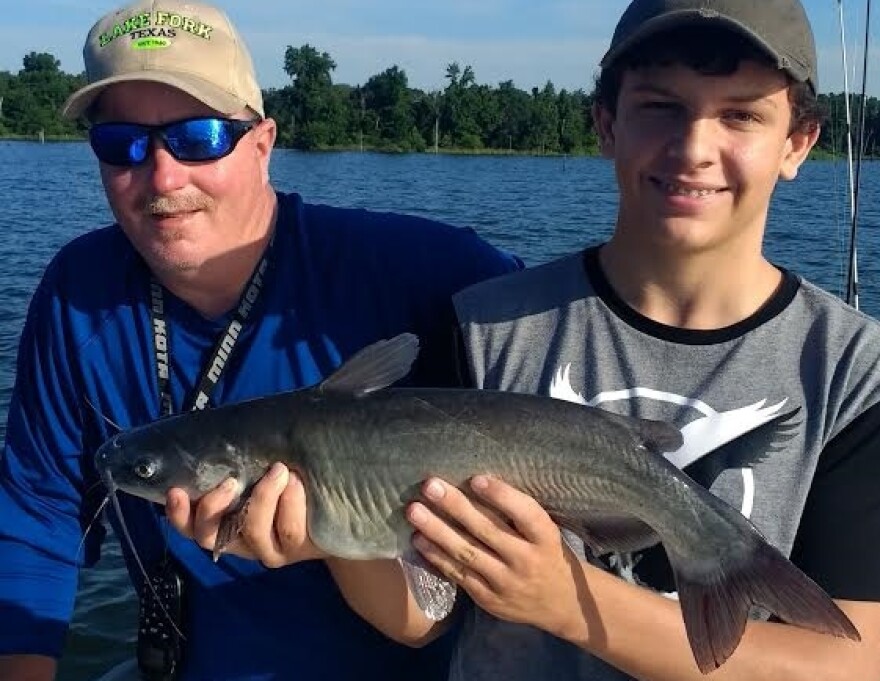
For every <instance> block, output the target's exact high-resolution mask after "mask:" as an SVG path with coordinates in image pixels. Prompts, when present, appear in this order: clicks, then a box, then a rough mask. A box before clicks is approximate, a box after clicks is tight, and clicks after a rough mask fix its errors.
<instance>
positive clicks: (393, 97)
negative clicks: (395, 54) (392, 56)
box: [359, 66, 425, 150]
mask: <svg viewBox="0 0 880 681" xmlns="http://www.w3.org/2000/svg"><path fill="white" fill-rule="evenodd" d="M359 96H360V98H361V99H360V100H359V104H360V105H361V112H362V114H363V119H362V120H363V121H364V123H365V124H366V125H367V129H368V130H369V133H371V135H372V137H373V139H374V140H375V142H377V143H378V144H379V145H380V146H390V147H391V148H397V149H400V150H412V149H423V148H424V146H425V141H424V138H423V137H422V136H421V135H420V134H419V132H418V130H417V128H416V126H415V116H414V112H413V96H412V91H411V90H410V89H409V81H408V79H407V76H406V72H405V71H403V70H401V69H400V68H398V67H397V66H392V67H391V68H388V69H386V70H385V71H383V72H382V73H380V74H378V75H375V76H373V77H372V78H370V79H369V80H368V81H367V83H366V85H364V87H363V88H362V89H361V90H360V91H359ZM367 114H369V115H367Z"/></svg>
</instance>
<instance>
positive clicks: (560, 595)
mask: <svg viewBox="0 0 880 681" xmlns="http://www.w3.org/2000/svg"><path fill="white" fill-rule="evenodd" d="M471 487H472V489H473V490H474V492H475V493H476V496H477V498H478V499H479V501H473V500H471V499H470V498H468V496H466V495H465V494H464V493H462V492H461V490H459V489H457V488H456V487H454V486H453V485H449V484H446V483H444V482H442V481H440V480H437V479H431V480H428V481H427V482H426V484H425V486H424V487H423V493H424V495H425V497H426V498H427V499H428V500H430V506H431V507H430V508H429V506H427V505H425V504H422V503H419V502H416V503H413V504H412V505H411V506H410V507H409V509H408V510H407V517H408V518H409V520H410V522H411V523H412V524H413V526H414V527H415V528H416V529H417V530H418V533H417V534H416V535H415V536H414V538H413V544H414V545H415V546H416V548H417V549H418V550H419V551H420V552H421V553H422V555H423V556H424V557H425V558H426V559H427V560H428V562H430V563H431V564H432V565H434V566H435V567H436V568H437V569H438V570H439V571H440V572H441V573H442V574H443V575H445V576H446V577H447V578H449V579H451V580H452V581H454V582H455V583H456V584H458V585H459V586H461V587H462V588H464V589H465V590H466V591H467V592H468V593H469V594H470V596H471V598H473V600H474V601H475V602H476V603H477V604H478V605H479V606H480V607H482V608H483V609H484V610H487V611H488V612H490V613H492V614H493V615H495V616H496V617H499V618H501V619H504V620H508V621H511V622H520V623H527V624H532V625H534V626H537V627H540V628H541V629H544V630H545V631H548V632H550V633H555V634H557V635H558V634H559V633H561V632H562V631H563V630H564V629H565V628H566V627H567V626H568V625H569V620H570V619H571V618H581V619H582V618H583V615H582V613H581V610H580V607H579V603H578V601H579V598H578V596H579V592H581V591H582V590H583V581H584V573H583V570H582V569H581V568H580V566H579V563H578V561H577V558H576V557H575V556H574V554H572V552H571V551H570V550H569V549H568V547H567V546H565V544H564V542H563V540H562V537H561V535H560V532H559V528H558V527H557V526H556V524H555V523H554V522H553V520H552V519H551V518H550V516H548V515H547V513H546V512H545V511H544V509H542V508H541V506H540V505H538V503H537V502H536V501H535V500H534V499H532V498H531V497H529V496H528V495H526V494H523V493H522V492H519V491H518V490H516V489H514V488H513V487H511V486H510V485H507V484H505V483H504V482H502V481H501V480H498V479H494V478H490V477H488V476H482V475H481V476H476V477H475V478H474V479H473V480H472V481H471ZM441 515H442V516H443V517H446V518H449V519H450V520H452V521H453V523H456V524H457V526H453V525H452V524H449V523H447V522H445V521H444V520H443V519H442V518H441Z"/></svg>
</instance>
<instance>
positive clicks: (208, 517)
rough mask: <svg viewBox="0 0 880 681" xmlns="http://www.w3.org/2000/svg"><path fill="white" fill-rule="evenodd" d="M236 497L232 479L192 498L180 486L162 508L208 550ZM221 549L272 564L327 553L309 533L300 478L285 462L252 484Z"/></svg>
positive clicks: (272, 565)
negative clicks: (233, 533)
mask: <svg viewBox="0 0 880 681" xmlns="http://www.w3.org/2000/svg"><path fill="white" fill-rule="evenodd" d="M235 501H236V484H235V481H234V480H232V479H229V480H227V481H226V482H225V483H223V484H222V485H220V486H219V487H218V488H217V489H215V490H212V491H211V492H208V493H207V494H206V495H205V496H203V497H202V498H201V499H200V500H199V501H198V502H195V503H192V502H191V501H190V498H189V495H187V493H186V492H184V491H183V490H182V489H171V490H169V492H168V496H167V498H166V506H165V509H166V510H165V512H166V514H167V516H168V519H169V521H170V522H171V524H172V525H173V526H174V527H175V528H176V529H177V530H178V531H179V532H180V533H181V534H183V535H185V536H187V537H190V538H191V539H195V541H196V542H198V544H199V545H200V546H201V547H203V548H205V549H208V550H212V549H213V548H214V543H215V541H216V540H217V531H218V529H219V527H220V520H221V518H222V517H223V516H224V515H225V514H226V513H228V512H229V509H230V507H231V506H233V505H234V503H235ZM225 551H227V552H229V553H232V554H235V555H237V556H241V557H243V558H250V559H255V560H259V561H260V562H261V563H263V565H265V566H266V567H270V568H276V567H283V566H285V565H290V564H292V563H298V562H300V561H303V560H312V559H315V558H325V557H326V554H324V553H323V552H322V551H321V550H320V549H318V548H317V547H316V546H315V545H314V544H312V542H311V540H310V539H309V535H308V525H307V522H306V497H305V490H304V488H303V484H302V481H301V480H300V479H299V477H297V475H296V474H295V473H291V472H290V471H289V470H288V469H287V467H286V466H285V465H284V464H281V463H275V464H274V465H273V466H272V467H271V468H270V469H269V471H268V472H267V473H266V475H264V476H263V477H262V478H261V479H260V481H259V482H258V483H257V484H256V485H255V486H254V489H253V492H252V494H251V497H250V501H249V503H248V506H247V512H246V515H245V517H244V522H243V525H242V530H241V535H240V536H239V537H238V538H237V539H236V540H234V541H233V542H232V543H231V544H229V545H228V546H227V547H226V549H225Z"/></svg>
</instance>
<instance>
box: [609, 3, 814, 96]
mask: <svg viewBox="0 0 880 681" xmlns="http://www.w3.org/2000/svg"><path fill="white" fill-rule="evenodd" d="M682 26H694V27H697V28H699V27H708V26H720V27H722V28H729V29H730V30H732V31H735V32H737V33H739V34H740V35H742V36H743V37H745V38H746V39H748V40H750V41H751V42H752V43H754V44H755V46H756V47H758V48H759V49H761V50H762V51H764V52H766V53H767V55H768V56H769V57H770V58H771V59H772V60H774V61H775V62H776V64H777V66H778V67H779V68H780V69H782V70H784V71H785V72H786V73H788V74H789V75H790V76H791V77H792V78H793V79H794V80H796V81H799V82H802V83H807V84H808V85H809V86H810V87H811V88H812V89H813V92H814V93H815V92H818V83H817V78H816V62H817V59H816V42H815V39H814V38H813V30H812V28H811V27H810V21H809V19H807V13H806V11H805V10H804V6H803V5H802V4H801V3H800V0H633V2H631V3H630V5H629V7H627V9H626V11H625V12H624V13H623V16H622V17H621V18H620V21H619V22H618V24H617V28H616V29H615V30H614V36H613V37H612V38H611V47H610V48H609V49H608V52H606V53H605V56H604V57H603V58H602V62H601V66H602V68H607V67H609V66H612V65H613V64H614V63H615V62H616V61H617V60H618V59H619V58H620V57H621V56H622V55H624V54H625V53H626V52H628V51H629V50H630V49H632V47H633V46H634V45H636V44H637V43H640V42H641V41H643V40H644V39H645V38H649V37H651V36H653V35H656V34H658V33H661V32H664V31H668V30H670V29H673V28H679V27H682Z"/></svg>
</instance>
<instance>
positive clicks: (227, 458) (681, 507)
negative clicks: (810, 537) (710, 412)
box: [96, 335, 858, 672]
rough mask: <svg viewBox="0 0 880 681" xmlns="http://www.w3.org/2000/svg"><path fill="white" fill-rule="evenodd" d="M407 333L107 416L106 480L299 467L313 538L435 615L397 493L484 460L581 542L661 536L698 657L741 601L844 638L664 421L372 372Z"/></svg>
mask: <svg viewBox="0 0 880 681" xmlns="http://www.w3.org/2000/svg"><path fill="white" fill-rule="evenodd" d="M412 339H413V337H412V336H408V335H404V336H400V337H397V338H395V339H392V340H391V341H383V342H381V343H379V344H377V345H376V346H371V347H369V348H366V349H365V350H364V351H362V352H361V353H359V354H358V355H357V356H355V358H353V359H352V360H350V361H349V363H347V364H346V365H343V367H342V368H340V370H339V371H338V372H337V373H336V374H334V375H333V376H331V377H330V378H329V379H328V380H327V381H325V382H324V383H322V384H321V385H320V386H318V387H316V388H311V389H307V390H300V391H296V392H292V393H285V394H279V395H275V396H270V397H265V398H260V399H256V400H251V401H248V402H242V403H239V404H234V405H227V406H223V407H219V408H217V409H214V410H210V411H203V412H194V413H189V414H184V415H180V416H176V417H172V418H168V419H164V420H161V421H158V422H156V423H153V424H149V425H146V426H142V427H139V428H135V429H133V430H131V431H128V432H126V433H121V434H120V435H117V436H115V437H114V438H111V440H109V441H108V442H107V443H105V444H104V445H103V446H102V447H101V449H100V450H99V451H98V453H97V456H96V465H97V468H98V470H99V471H100V472H101V474H102V476H103V477H104V479H105V480H106V481H107V482H108V486H111V489H112V488H113V487H118V488H119V489H122V490H123V491H126V492H129V493H131V494H134V495H137V496H141V497H144V498H147V499H151V500H153V501H159V502H161V501H163V500H164V495H165V493H166V491H167V490H168V489H169V488H170V487H173V486H176V487H183V488H184V489H186V490H187V491H188V492H189V494H190V496H191V497H193V498H198V497H199V496H201V495H202V494H204V493H205V492H207V491H209V490H211V489H213V488H214V487H216V485H218V484H219V483H220V482H222V481H223V480H224V479H225V478H226V477H228V476H232V477H234V478H236V479H237V480H238V481H239V484H240V486H241V491H242V492H243V494H244V496H245V497H246V496H247V493H248V491H249V488H250V487H251V486H252V485H253V484H254V483H255V482H256V481H257V480H258V479H259V477H260V476H261V475H262V474H263V473H264V472H265V471H266V470H267V469H268V467H269V466H270V465H271V463H272V462H274V461H281V462H283V463H285V464H286V465H287V466H289V467H290V468H291V469H294V470H296V471H297V472H298V473H299V474H300V475H301V477H302V478H303V481H304V484H305V488H306V498H307V505H308V523H309V535H310V538H311V540H312V541H313V542H314V543H315V544H316V545H317V546H319V547H320V548H322V549H323V550H324V551H326V552H327V553H329V554H331V555H335V556H339V557H343V558H351V559H371V558H399V557H403V561H402V562H403V565H404V568H405V574H406V575H407V579H408V582H409V584H410V587H411V588H412V589H413V592H414V595H415V596H416V600H417V601H418V602H419V604H420V605H422V607H423V609H424V610H425V612H426V614H428V615H429V616H435V617H438V618H439V617H442V616H444V615H445V614H446V613H447V612H448V610H449V609H450V608H451V601H452V600H454V592H455V590H454V585H451V584H449V583H447V582H445V581H444V580H443V579H442V578H440V577H439V576H432V575H431V574H430V571H429V570H425V569H424V568H425V566H419V565H418V564H417V563H418V557H417V556H416V555H415V554H414V552H413V550H412V548H411V546H410V538H411V535H412V528H411V527H410V526H409V524H408V523H407V522H406V520H405V517H404V512H405V508H406V506H407V504H408V503H409V502H410V501H413V500H415V499H417V498H419V497H420V487H421V485H422V483H423V482H424V481H425V479H426V478H428V477H431V476H437V477H440V478H442V479H444V480H446V481H447V482H449V483H451V484H455V485H457V486H459V487H461V488H462V489H465V490H466V489H467V481H468V480H469V479H470V478H471V477H472V476H474V475H476V474H491V475H496V476H498V477H500V478H502V479H503V480H505V481H506V482H508V483H510V484H512V485H513V486H515V487H517V488H519V489H521V490H522V491H524V492H526V493H528V494H529V495H531V496H532V497H534V498H535V499H536V500H537V501H538V502H539V503H540V504H541V505H542V506H543V507H544V508H545V509H546V510H547V512H548V513H549V514H550V516H551V517H552V518H553V519H554V520H555V521H556V522H557V523H558V524H559V525H560V526H561V527H565V528H567V529H569V530H571V531H573V532H575V533H576V534H577V535H579V536H580V537H581V538H582V539H583V540H584V542H585V543H586V544H587V545H588V546H589V547H590V548H591V549H592V551H593V552H594V553H595V554H597V555H598V554H602V553H607V552H609V551H632V550H636V549H641V548H646V547H648V546H650V545H652V544H654V543H656V542H657V541H658V540H659V541H662V543H663V546H664V548H665V550H666V553H667V555H668V557H669V560H670V564H671V565H672V568H673V571H674V573H675V576H676V583H677V585H678V590H679V598H680V602H681V606H682V611H683V617H684V620H685V625H686V628H687V632H688V637H689V640H690V642H691V647H692V649H693V651H694V655H695V658H696V661H697V663H698V665H699V666H700V668H701V669H702V670H703V671H704V672H708V671H710V670H712V669H714V668H716V667H717V666H718V665H720V664H721V663H723V661H724V660H725V659H727V657H728V656H729V655H730V654H731V653H732V652H733V650H734V649H735V648H736V645H737V644H738V642H739V640H740V638H741V636H742V632H743V631H744V628H745V623H746V620H747V618H748V615H749V609H750V608H751V607H752V606H762V607H765V608H767V609H768V610H770V611H771V612H773V613H775V614H776V615H777V616H778V617H779V618H780V619H782V620H783V621H786V622H790V623H793V624H797V625H799V626H804V627H807V628H811V629H814V630H816V631H820V632H823V633H829V634H833V635H837V636H847V637H850V638H858V632H857V631H856V630H855V628H854V627H853V626H852V624H851V623H850V622H849V620H848V619H847V618H846V617H845V615H843V613H842V612H841V611H840V610H839V609H838V608H837V606H836V605H835V604H834V602H833V601H832V600H831V599H830V598H829V597H828V596H827V594H825V593H824V592H823V591H822V590H821V589H820V588H819V587H818V586H817V585H816V584H815V583H813V582H812V581H811V580H810V579H809V578H808V577H806V575H804V574H803V573H801V572H800V571H799V570H798V569H797V568H796V567H795V566H794V565H792V564H791V563H790V562H788V560H786V559H785V558H784V557H783V556H782V555H781V554H780V553H779V552H778V551H777V550H776V549H775V548H773V547H771V546H770V545H769V544H767V543H766V541H765V540H764V539H763V538H762V537H761V535H760V534H759V533H758V532H757V530H756V529H755V528H754V527H753V526H752V525H751V523H750V522H749V521H748V520H747V519H745V518H744V517H743V516H742V515H741V514H740V513H739V512H738V511H737V510H736V509H734V508H732V507H730V506H729V505H727V504H726V503H724V502H723V501H721V500H719V499H718V498H716V497H715V496H714V495H712V494H711V493H710V492H708V491H707V490H705V489H704V488H702V487H701V486H700V485H698V484H697V483H695V482H693V481H692V480H691V479H690V478H689V477H687V475H685V474H684V473H682V472H681V471H679V470H678V469H677V468H676V467H675V466H673V465H672V464H671V463H669V462H668V461H667V460H666V459H665V458H664V457H663V456H662V453H663V452H668V451H673V450H675V449H677V448H678V446H680V444H681V434H680V432H679V431H678V430H677V429H676V428H674V427H672V426H671V425H669V424H665V423H659V422H653V421H643V420H640V419H635V418H629V417H623V416H618V415H614V414H610V413H608V412H605V411H603V410H601V409H597V408H590V407H584V406H581V405H576V404H572V403H568V402H563V401H559V400H554V399H551V398H547V397H541V396H536V395H521V394H515V393H509V392H496V391H482V390H446V389H415V388H398V389H395V388H388V389H383V388H385V387H386V386H387V385H389V384H390V383H392V382H393V381H394V380H396V379H397V378H399V377H400V376H402V375H404V374H405V373H406V371H408V369H409V365H410V363H411V361H412V359H413V358H414V349H413V347H412V346H413V343H414V341H413V340H412ZM416 348H417V346H416ZM789 416H790V414H788V415H785V416H784V417H783V418H787V417H789ZM778 418H779V417H777V419H778ZM221 529H222V528H221Z"/></svg>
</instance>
